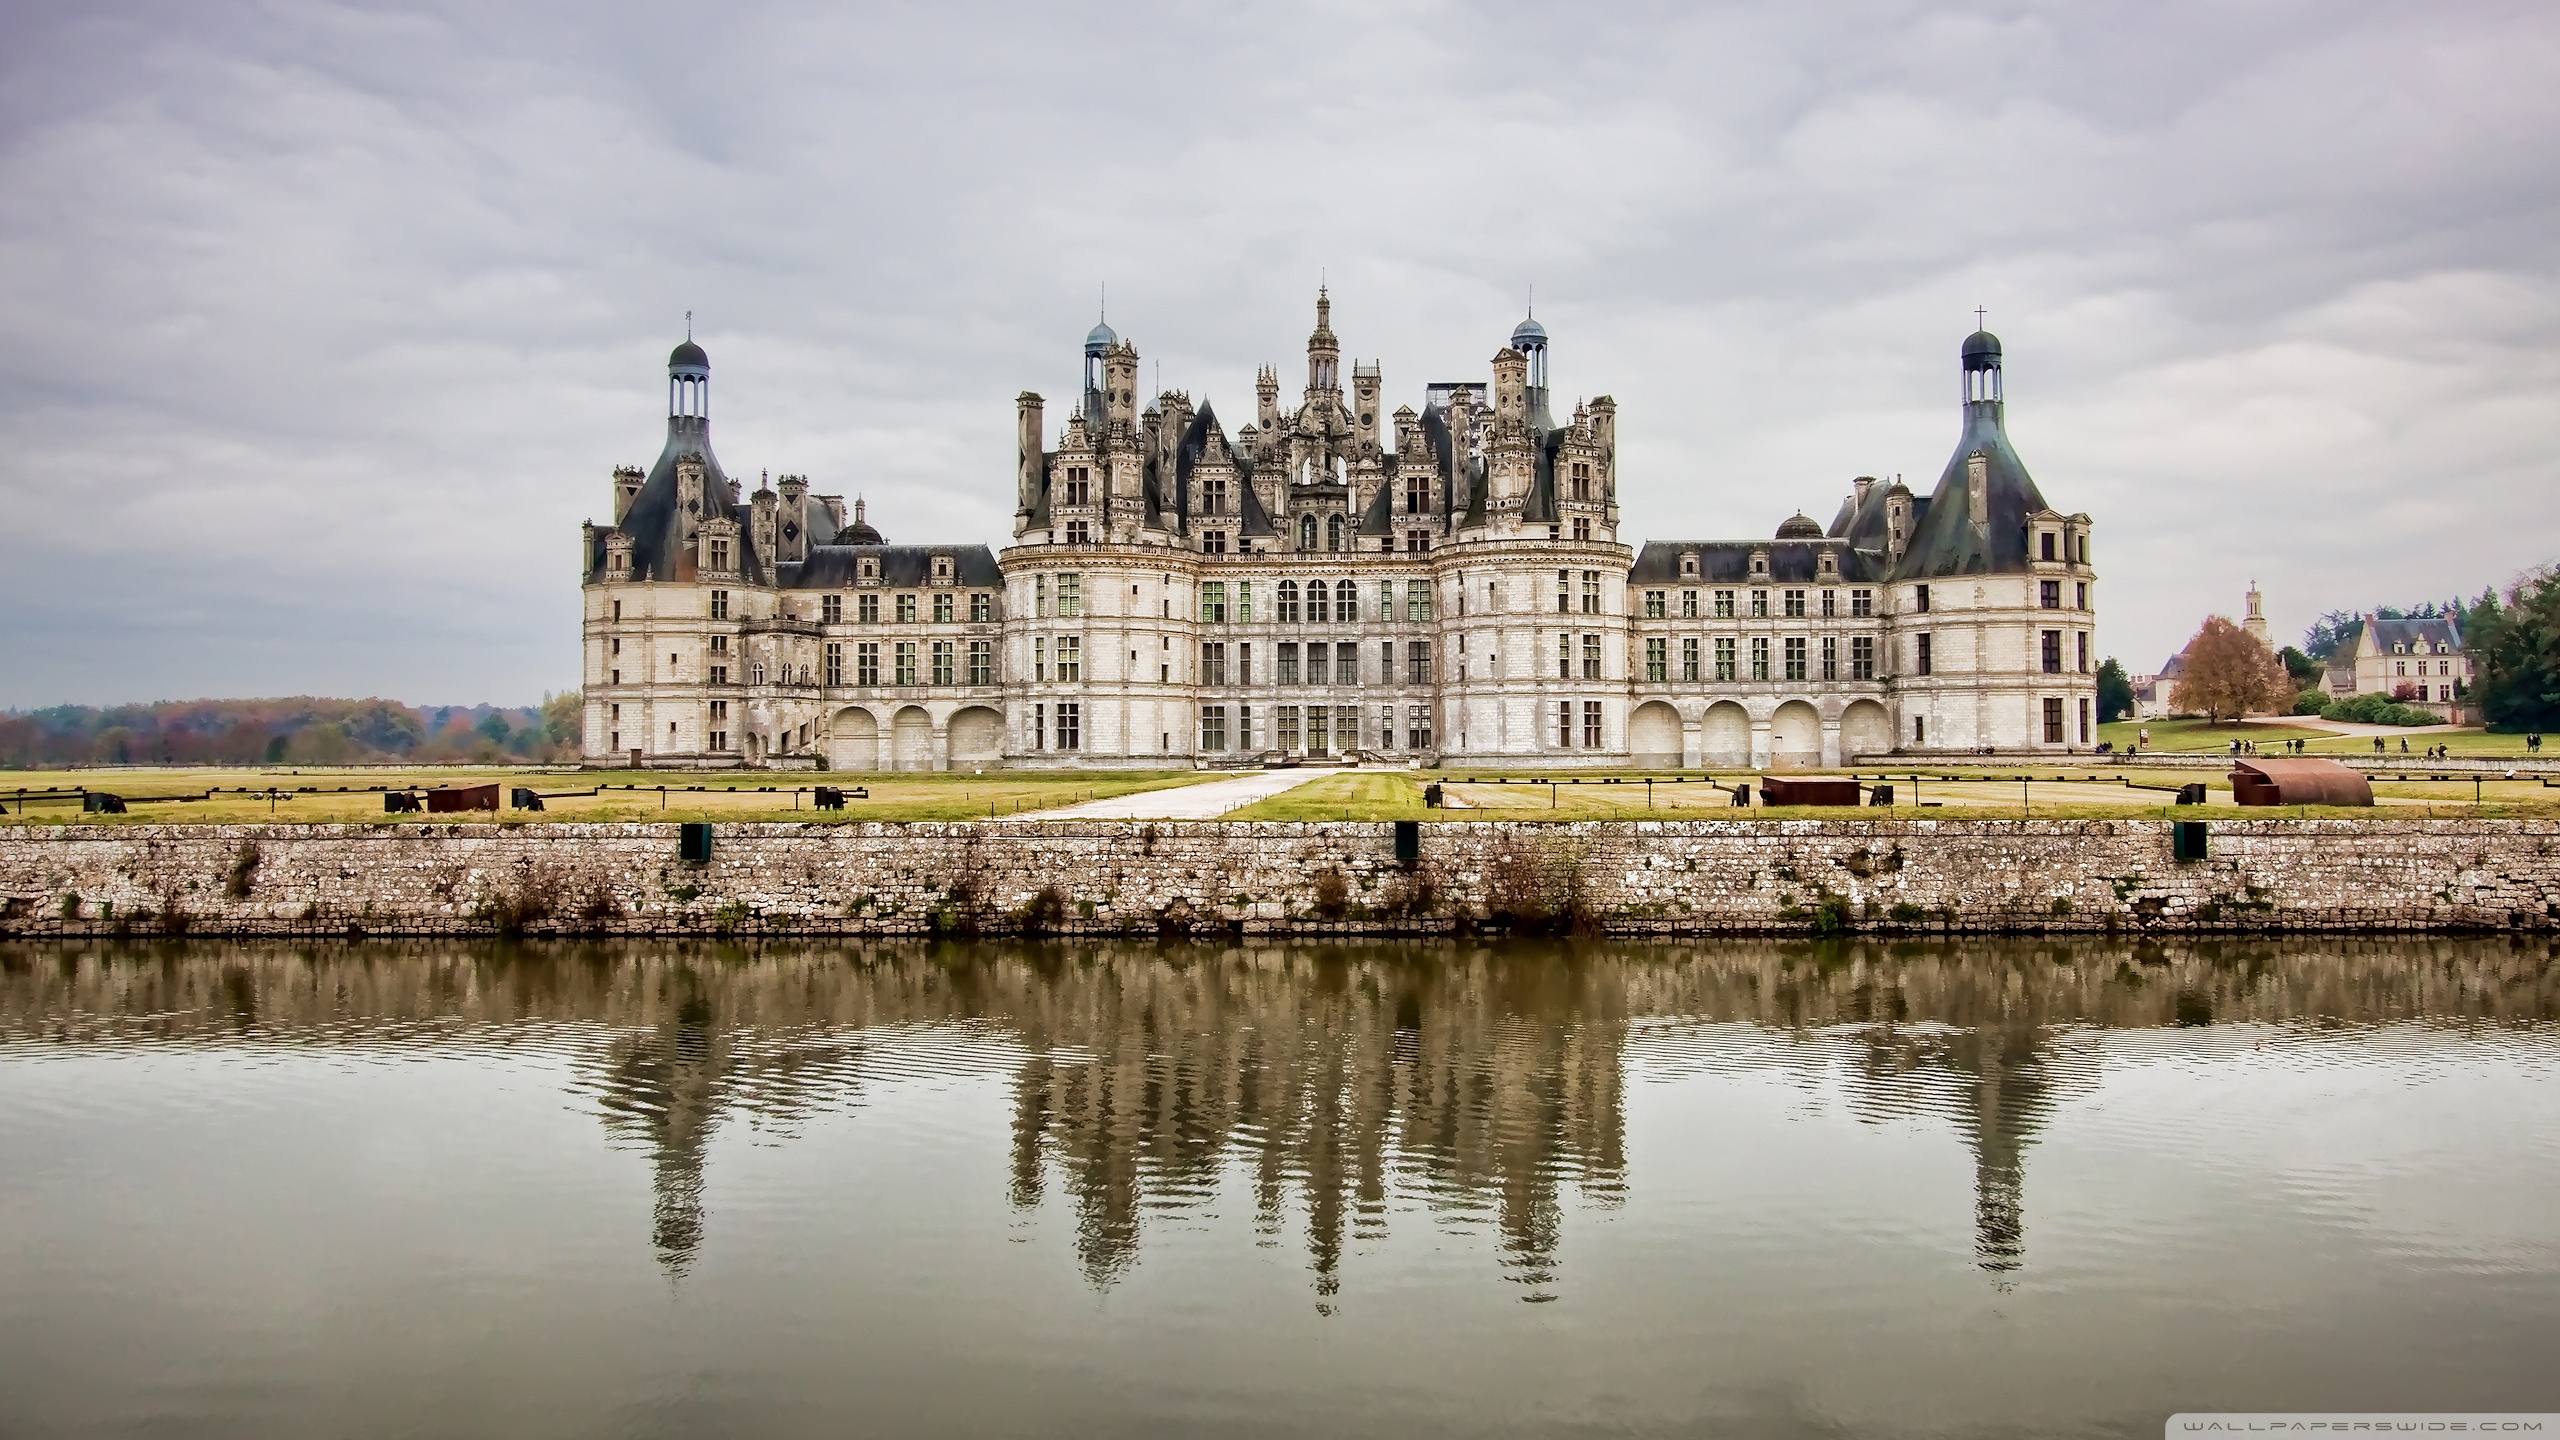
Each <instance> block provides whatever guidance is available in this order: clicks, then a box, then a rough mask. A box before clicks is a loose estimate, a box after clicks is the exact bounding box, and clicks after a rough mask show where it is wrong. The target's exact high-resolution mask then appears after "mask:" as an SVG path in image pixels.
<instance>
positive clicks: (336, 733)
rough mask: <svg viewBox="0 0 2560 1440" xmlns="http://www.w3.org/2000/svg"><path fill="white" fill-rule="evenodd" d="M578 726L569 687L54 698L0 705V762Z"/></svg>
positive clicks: (510, 736) (250, 751) (502, 740)
mask: <svg viewBox="0 0 2560 1440" xmlns="http://www.w3.org/2000/svg"><path fill="white" fill-rule="evenodd" d="M578 728H579V697H578V693H577V692H576V691H574V690H573V691H568V692H566V693H563V694H559V695H547V696H544V697H543V701H542V703H541V704H540V705H517V706H500V705H404V704H402V703H400V702H399V701H397V700H383V699H365V700H332V699H323V698H318V697H314V696H308V695H298V696H293V697H290V698H284V699H265V700H161V701H155V702H152V703H150V704H147V705H110V706H104V707H100V706H91V705H55V706H50V707H48V708H46V709H42V710H13V711H8V712H6V713H0V768H8V769H18V770H31V769H44V768H52V767H59V766H66V765H344V764H361V763H368V762H371V763H379V762H386V761H397V762H405V763H408V764H413V765H452V764H466V763H471V764H506V763H510V762H522V761H549V760H563V759H570V758H573V757H575V756H576V755H577V754H578V752H579V734H578Z"/></svg>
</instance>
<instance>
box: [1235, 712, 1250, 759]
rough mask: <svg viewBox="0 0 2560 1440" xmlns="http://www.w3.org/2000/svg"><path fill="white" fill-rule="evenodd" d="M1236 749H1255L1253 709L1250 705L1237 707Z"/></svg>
mask: <svg viewBox="0 0 2560 1440" xmlns="http://www.w3.org/2000/svg"><path fill="white" fill-rule="evenodd" d="M1236 748H1237V749H1239V750H1250V749H1252V748H1253V707H1252V706H1250V705H1239V706H1237V707H1236Z"/></svg>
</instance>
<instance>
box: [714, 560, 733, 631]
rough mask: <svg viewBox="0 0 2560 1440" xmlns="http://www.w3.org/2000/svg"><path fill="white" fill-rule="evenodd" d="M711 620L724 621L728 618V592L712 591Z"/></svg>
mask: <svg viewBox="0 0 2560 1440" xmlns="http://www.w3.org/2000/svg"><path fill="white" fill-rule="evenodd" d="M722 568H724V569H725V568H727V567H725V566H724V567H722ZM711 618H712V619H714V620H726V619H728V618H729V592H728V591H726V590H714V591H712V592H711Z"/></svg>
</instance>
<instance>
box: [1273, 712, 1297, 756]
mask: <svg viewBox="0 0 2560 1440" xmlns="http://www.w3.org/2000/svg"><path fill="white" fill-rule="evenodd" d="M1276 723H1277V725H1278V729H1277V730H1276V731H1275V732H1274V734H1273V736H1272V743H1273V744H1275V745H1277V746H1279V747H1280V748H1281V749H1282V750H1284V751H1286V750H1295V749H1297V748H1298V707H1297V706H1295V705H1283V706H1281V707H1280V710H1279V719H1278V721H1277V722H1276Z"/></svg>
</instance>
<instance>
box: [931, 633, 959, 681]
mask: <svg viewBox="0 0 2560 1440" xmlns="http://www.w3.org/2000/svg"><path fill="white" fill-rule="evenodd" d="M958 650H959V647H957V646H955V645H953V644H952V643H951V642H950V641H948V640H936V641H934V642H933V683H934V684H936V685H949V684H953V683H955V682H956V681H957V680H958V679H959V675H958V673H957V670H958V667H957V665H956V664H955V663H954V662H955V660H956V658H957V655H958Z"/></svg>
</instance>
